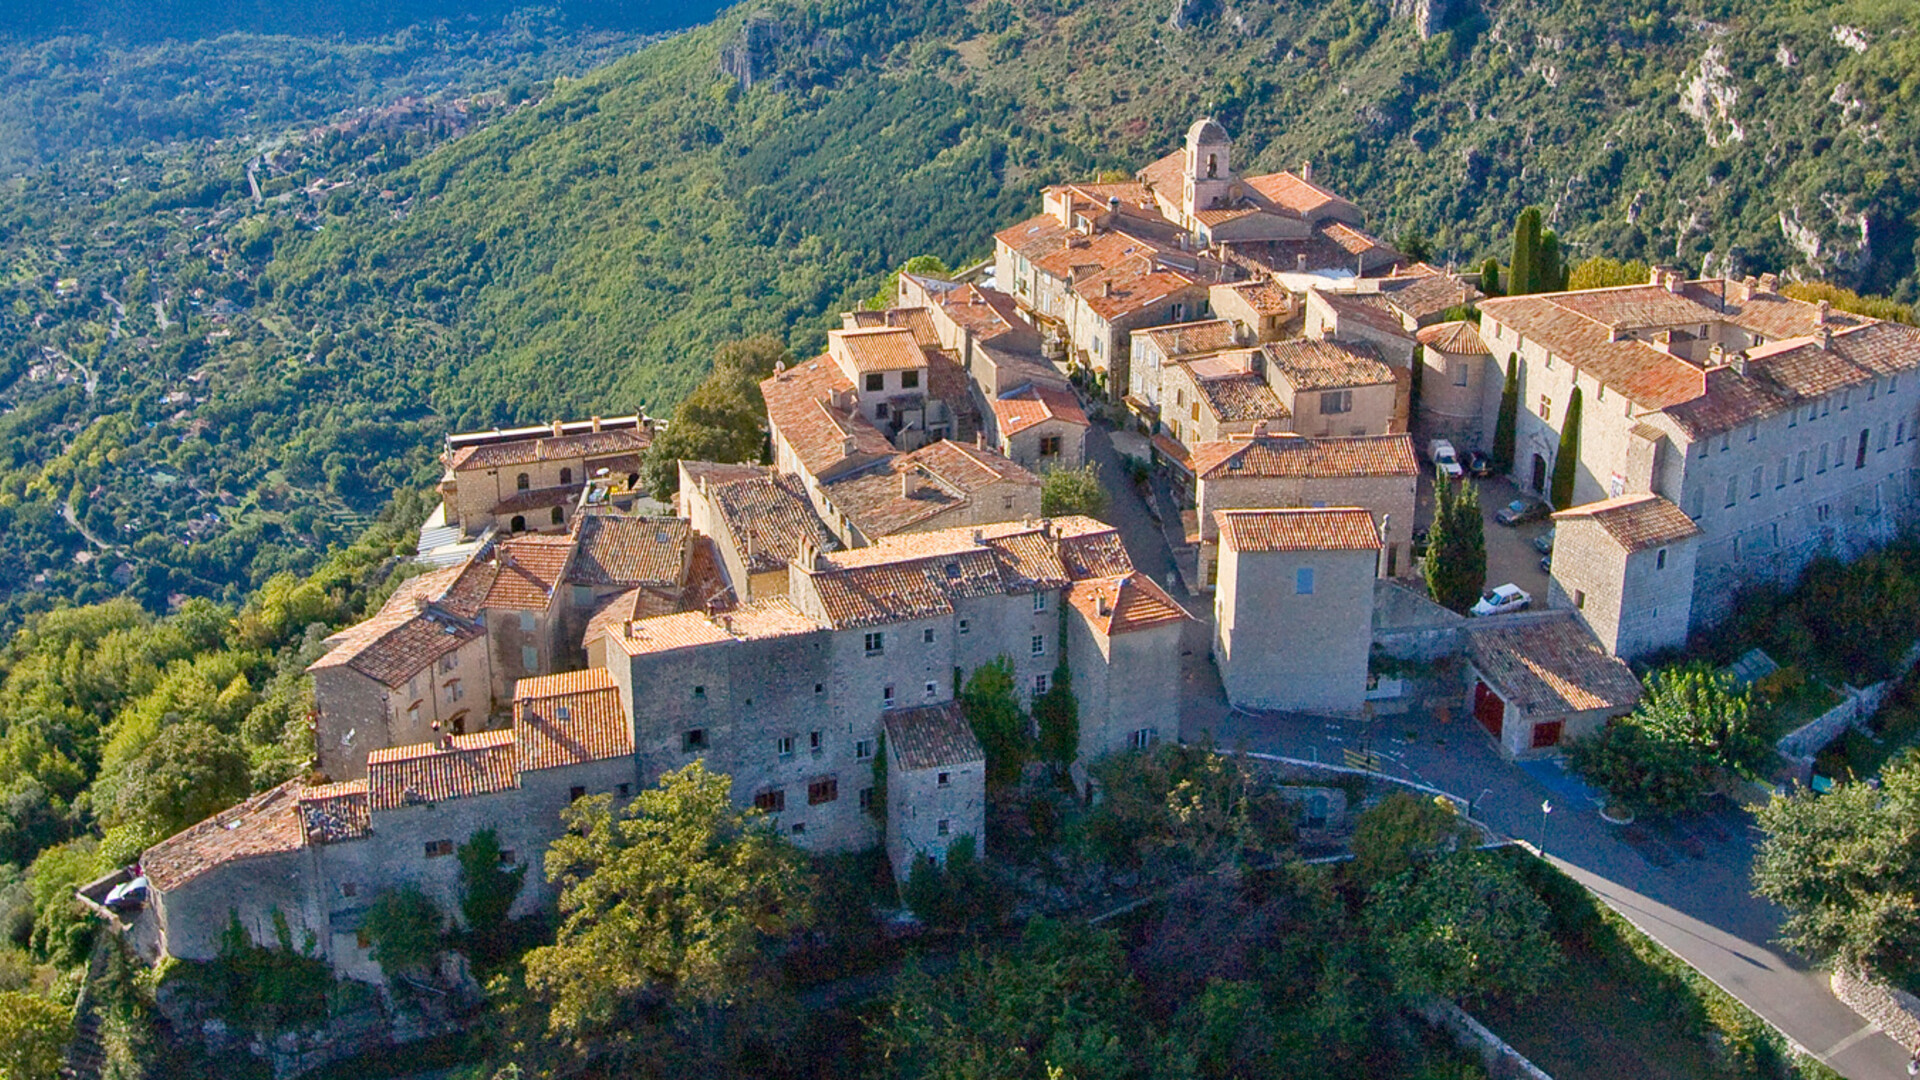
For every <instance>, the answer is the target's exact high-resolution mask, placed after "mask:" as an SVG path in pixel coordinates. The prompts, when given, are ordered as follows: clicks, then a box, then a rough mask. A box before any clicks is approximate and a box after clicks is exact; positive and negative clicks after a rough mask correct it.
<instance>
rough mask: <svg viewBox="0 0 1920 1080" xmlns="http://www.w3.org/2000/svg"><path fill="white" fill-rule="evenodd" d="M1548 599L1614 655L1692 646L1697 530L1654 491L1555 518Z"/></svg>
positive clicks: (1576, 509) (1579, 508)
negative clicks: (1689, 630) (1690, 631)
mask: <svg viewBox="0 0 1920 1080" xmlns="http://www.w3.org/2000/svg"><path fill="white" fill-rule="evenodd" d="M1553 527H1554V545H1553V572H1552V577H1551V578H1550V579H1549V581H1548V585H1547V597H1548V602H1549V603H1550V604H1551V605H1552V606H1553V607H1556V608H1571V609H1572V610H1573V612H1574V616H1575V617H1576V618H1578V619H1579V620H1580V622H1581V623H1582V624H1583V625H1585V626H1586V628H1587V630H1588V631H1589V632H1591V633H1592V634H1593V636H1594V637H1595V638H1598V639H1599V641H1600V644H1601V645H1602V646H1603V647H1604V648H1605V649H1606V650H1607V651H1608V652H1610V653H1612V654H1613V655H1615V656H1618V657H1620V658H1621V659H1623V660H1636V659H1639V658H1640V657H1642V656H1646V655H1648V654H1650V653H1656V652H1659V651H1660V650H1662V649H1677V648H1679V647H1681V646H1683V645H1685V644H1686V643H1687V628H1688V627H1689V626H1690V625H1691V624H1692V611H1693V567H1694V560H1695V558H1696V557H1697V555H1698V554H1699V552H1698V550H1697V544H1696V542H1695V541H1696V540H1697V538H1698V537H1699V536H1700V527H1699V526H1698V525H1695V524H1694V523H1693V519H1691V518H1689V517H1687V515H1686V514H1684V513H1681V511H1680V508H1679V507H1677V506H1675V505H1673V504H1672V503H1670V502H1668V501H1667V500H1665V499H1663V498H1661V497H1660V496H1658V495H1653V494H1646V493H1643V494H1639V495H1621V496H1618V497H1616V498H1612V499H1602V500H1600V501H1599V502H1592V503H1586V504H1584V505H1581V506H1576V507H1574V508H1572V509H1570V510H1562V511H1560V512H1559V513H1557V514H1555V515H1553Z"/></svg>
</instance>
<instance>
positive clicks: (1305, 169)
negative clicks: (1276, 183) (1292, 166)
mask: <svg viewBox="0 0 1920 1080" xmlns="http://www.w3.org/2000/svg"><path fill="white" fill-rule="evenodd" d="M1300 179H1302V180H1305V181H1306V182H1307V183H1309V184H1311V183H1313V162H1311V161H1303V162H1301V163H1300Z"/></svg>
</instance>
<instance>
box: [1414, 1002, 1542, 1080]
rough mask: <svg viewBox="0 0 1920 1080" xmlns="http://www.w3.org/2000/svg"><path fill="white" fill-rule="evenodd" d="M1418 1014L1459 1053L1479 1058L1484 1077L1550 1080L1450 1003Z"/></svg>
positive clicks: (1429, 1006)
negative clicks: (1435, 1028)
mask: <svg viewBox="0 0 1920 1080" xmlns="http://www.w3.org/2000/svg"><path fill="white" fill-rule="evenodd" d="M1419 1013H1420V1015H1421V1017H1422V1018H1423V1019H1425V1020H1426V1021H1427V1023H1429V1024H1432V1025H1433V1026H1434V1027H1437V1028H1440V1029H1441V1030H1443V1031H1445V1032H1446V1033H1447V1034H1448V1035H1451V1036H1452V1037H1453V1041H1454V1043H1455V1044H1457V1045H1458V1046H1459V1047H1460V1048H1461V1049H1462V1050H1465V1051H1467V1052H1469V1053H1475V1054H1479V1055H1480V1060H1481V1062H1482V1063H1483V1064H1484V1065H1486V1067H1487V1075H1489V1076H1499V1077H1515V1078H1521V1077H1524V1078H1526V1080H1553V1077H1551V1076H1549V1075H1547V1073H1546V1072H1545V1070H1543V1069H1541V1068H1540V1067H1539V1066H1538V1065H1535V1064H1534V1063H1533V1062H1531V1061H1528V1060H1527V1059H1526V1057H1525V1055H1523V1054H1521V1053H1520V1051H1518V1050H1515V1049H1514V1048H1513V1047H1511V1046H1509V1045H1507V1041H1506V1040H1505V1039H1502V1038H1501V1037H1500V1036H1498V1035H1495V1034H1494V1033H1493V1032H1491V1031H1489V1030H1487V1027H1486V1025H1484V1024H1482V1023H1481V1022H1480V1021H1478V1020H1475V1019H1474V1018H1473V1017H1471V1016H1469V1015H1467V1012H1466V1010H1465V1009H1462V1008H1461V1007H1460V1006H1458V1005H1455V1004H1454V1003H1453V1002H1451V1001H1438V1000H1434V1001H1429V1002H1427V1003H1426V1004H1424V1005H1421V1006H1420V1008H1419Z"/></svg>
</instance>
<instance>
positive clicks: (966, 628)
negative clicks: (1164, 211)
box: [960, 619, 973, 634]
mask: <svg viewBox="0 0 1920 1080" xmlns="http://www.w3.org/2000/svg"><path fill="white" fill-rule="evenodd" d="M972 629H973V623H971V622H969V621H968V620H966V619H961V620H960V632H961V633H963V634H965V633H968V632H970V631H971V630H972Z"/></svg>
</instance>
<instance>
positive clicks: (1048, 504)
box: [1040, 461, 1113, 518]
mask: <svg viewBox="0 0 1920 1080" xmlns="http://www.w3.org/2000/svg"><path fill="white" fill-rule="evenodd" d="M1112 503H1113V496H1112V495H1110V494H1108V492H1107V487H1106V485H1105V484H1102V483H1101V482H1100V466H1098V465H1096V464H1094V463H1093V462H1091V461H1089V462H1087V463H1086V464H1085V465H1082V466H1080V467H1079V468H1075V469H1050V470H1048V471H1047V475H1046V478H1045V479H1043V480H1042V481H1041V482H1040V512H1041V513H1042V514H1045V515H1046V516H1047V517H1061V516H1064V515H1067V514H1085V515H1086V516H1087V517H1090V518H1099V517H1104V516H1105V515H1106V512H1107V507H1109V506H1110V505H1112Z"/></svg>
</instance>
